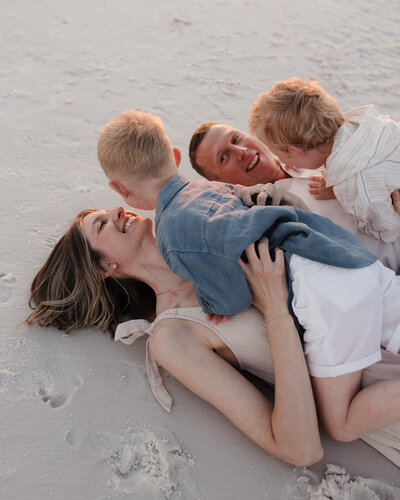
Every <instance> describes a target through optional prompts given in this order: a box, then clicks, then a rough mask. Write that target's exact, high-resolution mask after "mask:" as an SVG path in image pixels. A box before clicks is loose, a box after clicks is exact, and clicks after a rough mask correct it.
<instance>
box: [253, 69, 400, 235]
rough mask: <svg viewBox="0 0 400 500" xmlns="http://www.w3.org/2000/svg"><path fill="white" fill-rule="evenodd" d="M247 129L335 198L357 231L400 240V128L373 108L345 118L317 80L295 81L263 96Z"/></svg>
mask: <svg viewBox="0 0 400 500" xmlns="http://www.w3.org/2000/svg"><path fill="white" fill-rule="evenodd" d="M249 128H250V131H251V132H252V133H254V134H255V135H256V136H257V137H258V138H259V139H260V140H261V141H263V142H264V143H265V144H266V145H267V146H268V147H269V149H270V150H271V151H272V152H273V153H274V154H276V155H277V156H278V157H279V159H280V160H281V161H282V162H283V163H286V164H287V165H291V166H293V167H297V168H305V169H311V170H313V169H316V168H318V167H320V166H322V165H325V167H326V171H325V172H324V173H323V178H321V177H320V176H313V177H311V180H310V192H311V193H312V194H314V195H315V197H316V198H317V199H328V198H334V197H335V196H336V198H337V199H338V201H339V203H340V204H341V205H342V206H343V208H344V209H345V210H346V211H347V212H348V213H350V214H351V215H353V217H354V221H355V223H356V225H357V227H358V228H359V229H360V230H361V231H364V232H366V233H367V234H370V235H371V236H373V237H374V238H376V239H378V240H382V241H385V242H392V241H395V240H397V239H398V238H399V237H400V214H399V213H397V212H396V210H395V207H394V205H393V202H392V196H391V195H392V193H394V196H396V194H397V191H396V190H397V189H398V188H400V125H399V124H398V123H396V122H394V121H393V120H391V119H390V118H388V117H386V116H383V115H381V114H379V113H378V112H377V111H376V109H375V108H374V107H373V106H372V105H367V106H363V107H360V108H357V109H353V110H351V111H349V112H347V113H343V114H342V113H341V111H340V108H339V105H338V103H337V101H336V100H335V99H334V98H333V97H332V96H330V95H329V94H327V93H326V92H325V91H324V90H323V89H322V88H321V87H320V86H319V85H318V83H317V82H315V81H304V80H302V79H300V78H292V79H290V80H287V81H282V82H277V83H276V84H275V85H274V86H273V87H272V88H271V89H270V90H268V91H267V92H265V93H263V94H260V96H259V98H258V101H257V102H255V103H254V104H253V105H252V107H251V109H250V115H249Z"/></svg>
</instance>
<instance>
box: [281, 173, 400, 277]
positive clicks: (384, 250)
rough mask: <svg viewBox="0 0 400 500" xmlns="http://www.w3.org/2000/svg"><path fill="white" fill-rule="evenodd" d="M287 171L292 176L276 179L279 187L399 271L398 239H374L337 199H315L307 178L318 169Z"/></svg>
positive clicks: (385, 263)
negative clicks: (364, 231)
mask: <svg viewBox="0 0 400 500" xmlns="http://www.w3.org/2000/svg"><path fill="white" fill-rule="evenodd" d="M288 173H289V174H290V175H291V176H292V177H290V178H287V179H282V180H280V181H277V184H278V185H279V186H280V187H282V188H283V189H286V190H287V191H289V192H291V193H293V194H296V195H297V196H299V197H300V198H301V199H302V200H303V201H304V203H305V204H306V205H307V206H308V208H309V209H310V210H311V212H314V213H316V214H318V215H322V216H323V217H327V218H328V219H330V220H331V221H332V222H334V223H335V224H338V225H339V226H342V227H343V228H344V229H347V230H348V231H349V232H350V233H352V234H354V235H355V236H356V237H357V238H358V240H359V241H360V243H362V244H363V245H364V246H365V247H366V248H368V250H369V251H370V252H372V253H373V254H374V255H376V256H377V257H378V259H379V260H380V261H381V262H382V264H384V265H385V266H386V267H389V268H390V269H392V270H393V271H394V272H396V273H398V272H399V271H400V239H399V240H396V241H394V242H392V243H385V242H383V241H379V240H376V239H375V238H372V237H371V236H368V235H367V234H365V233H362V232H361V231H359V230H358V229H357V228H356V226H355V224H354V222H353V217H352V216H351V215H350V214H348V213H347V212H345V211H344V210H343V208H342V206H341V205H340V203H339V202H338V201H337V200H316V199H315V198H314V197H313V196H312V195H311V194H310V193H309V191H308V178H309V177H310V176H311V175H315V174H318V173H320V172H319V171H315V170H314V171H312V170H298V169H294V168H293V169H290V170H289V171H288Z"/></svg>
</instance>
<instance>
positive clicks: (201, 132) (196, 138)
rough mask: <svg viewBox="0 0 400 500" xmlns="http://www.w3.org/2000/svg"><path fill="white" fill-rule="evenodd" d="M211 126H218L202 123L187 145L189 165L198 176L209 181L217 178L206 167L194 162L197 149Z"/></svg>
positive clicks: (212, 123) (211, 123)
mask: <svg viewBox="0 0 400 500" xmlns="http://www.w3.org/2000/svg"><path fill="white" fill-rule="evenodd" d="M213 125H219V124H218V123H214V122H208V123H203V125H200V127H199V128H198V129H197V130H196V131H195V132H194V134H193V135H192V138H191V139H190V144H189V159H190V163H191V164H192V167H193V168H194V169H195V170H196V172H197V173H198V174H200V175H202V176H203V177H205V178H206V179H208V180H209V181H215V180H218V179H217V176H216V175H215V174H213V172H211V171H210V170H208V169H207V168H206V167H204V166H201V165H199V164H198V163H197V160H196V155H197V149H198V148H199V146H200V144H201V142H202V141H203V139H204V137H205V136H206V135H207V132H208V131H209V130H210V128H211V127H212V126H213Z"/></svg>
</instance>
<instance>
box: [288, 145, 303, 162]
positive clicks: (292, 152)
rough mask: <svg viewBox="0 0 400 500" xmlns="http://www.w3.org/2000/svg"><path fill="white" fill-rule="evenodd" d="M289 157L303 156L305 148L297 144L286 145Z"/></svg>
mask: <svg viewBox="0 0 400 500" xmlns="http://www.w3.org/2000/svg"><path fill="white" fill-rule="evenodd" d="M288 152H289V157H291V158H302V159H303V158H304V156H305V150H304V149H303V148H299V147H298V146H288Z"/></svg>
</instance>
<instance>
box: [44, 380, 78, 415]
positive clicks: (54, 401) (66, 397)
mask: <svg viewBox="0 0 400 500" xmlns="http://www.w3.org/2000/svg"><path fill="white" fill-rule="evenodd" d="M82 383H83V380H82V378H81V377H80V376H79V375H75V376H74V377H73V378H72V380H71V382H70V384H69V386H68V387H64V388H62V389H60V390H57V389H56V388H55V387H54V384H53V383H50V384H42V385H41V386H40V387H39V388H38V390H37V393H38V395H39V396H40V398H41V400H42V401H43V403H48V404H49V406H50V407H51V408H62V407H63V406H65V405H66V404H67V403H68V402H69V401H70V400H71V399H72V398H73V396H74V394H75V393H76V391H77V390H78V389H79V388H80V387H81V385H82Z"/></svg>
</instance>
